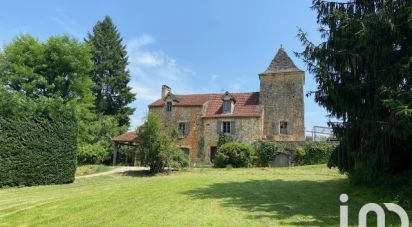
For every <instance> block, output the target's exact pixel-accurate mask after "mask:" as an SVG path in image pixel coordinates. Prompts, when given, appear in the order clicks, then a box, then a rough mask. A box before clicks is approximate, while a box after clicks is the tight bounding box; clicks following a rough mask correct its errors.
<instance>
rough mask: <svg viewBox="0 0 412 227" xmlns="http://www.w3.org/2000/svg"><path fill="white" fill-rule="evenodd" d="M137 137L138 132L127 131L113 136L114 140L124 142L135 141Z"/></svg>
mask: <svg viewBox="0 0 412 227" xmlns="http://www.w3.org/2000/svg"><path fill="white" fill-rule="evenodd" d="M136 139H137V135H136V132H126V133H123V134H121V135H119V136H116V137H114V138H112V141H113V142H115V143H122V142H134V141H136Z"/></svg>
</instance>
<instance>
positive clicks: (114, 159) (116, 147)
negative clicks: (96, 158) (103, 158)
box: [113, 143, 119, 166]
mask: <svg viewBox="0 0 412 227" xmlns="http://www.w3.org/2000/svg"><path fill="white" fill-rule="evenodd" d="M118 151H119V144H118V143H114V150H113V165H114V166H115V165H116V159H117V152H118Z"/></svg>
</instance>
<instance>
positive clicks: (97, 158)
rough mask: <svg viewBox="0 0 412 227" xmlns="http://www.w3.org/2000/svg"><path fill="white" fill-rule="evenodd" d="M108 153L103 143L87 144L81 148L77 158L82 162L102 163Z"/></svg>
mask: <svg viewBox="0 0 412 227" xmlns="http://www.w3.org/2000/svg"><path fill="white" fill-rule="evenodd" d="M107 155H108V153H107V150H106V148H105V147H104V146H102V145H101V144H85V145H82V146H81V147H80V149H79V154H78V156H77V160H78V161H79V163H81V164H100V163H102V162H103V160H104V159H105V158H106V157H107Z"/></svg>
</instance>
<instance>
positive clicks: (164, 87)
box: [162, 85, 172, 99]
mask: <svg viewBox="0 0 412 227" xmlns="http://www.w3.org/2000/svg"><path fill="white" fill-rule="evenodd" d="M171 91H172V89H171V88H170V87H169V86H167V85H162V99H164V98H165V97H166V96H167V95H168V94H169V93H170V92H171Z"/></svg>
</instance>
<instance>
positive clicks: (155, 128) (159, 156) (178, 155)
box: [138, 113, 188, 173]
mask: <svg viewBox="0 0 412 227" xmlns="http://www.w3.org/2000/svg"><path fill="white" fill-rule="evenodd" d="M161 125H162V123H161V120H160V118H159V116H157V115H156V114H154V113H149V114H148V116H147V121H146V122H145V124H144V125H143V126H141V127H139V129H138V130H139V131H138V135H139V146H140V149H141V150H142V151H143V152H144V155H143V157H142V163H143V164H144V165H148V166H149V167H150V171H151V172H152V173H157V172H160V171H163V170H164V169H165V168H166V167H169V168H182V167H185V166H187V163H188V161H187V158H186V157H184V154H183V152H182V151H181V150H180V149H179V148H178V147H177V146H176V145H175V144H174V143H173V139H174V138H172V137H171V136H170V135H171V134H175V133H172V132H171V133H166V132H165V131H163V130H162V127H161Z"/></svg>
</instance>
